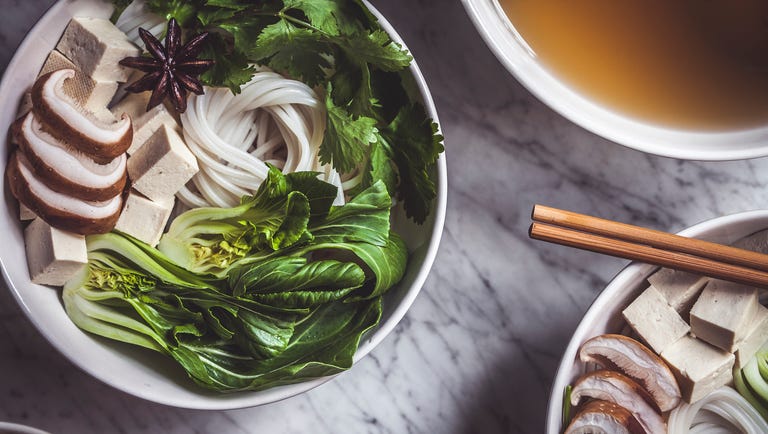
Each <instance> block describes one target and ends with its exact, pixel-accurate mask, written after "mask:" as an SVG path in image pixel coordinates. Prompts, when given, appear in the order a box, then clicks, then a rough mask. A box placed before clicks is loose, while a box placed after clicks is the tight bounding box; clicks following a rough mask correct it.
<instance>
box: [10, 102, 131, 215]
mask: <svg viewBox="0 0 768 434" xmlns="http://www.w3.org/2000/svg"><path fill="white" fill-rule="evenodd" d="M12 130H13V131H12V133H13V136H14V141H15V142H16V143H17V144H18V146H19V149H21V151H22V152H23V153H24V156H25V157H27V160H28V161H29V163H30V166H31V168H32V169H33V171H34V172H35V176H36V177H37V178H39V179H40V180H42V181H43V182H45V184H46V185H47V186H48V187H49V188H50V189H52V190H55V191H58V192H59V193H63V194H65V195H67V196H72V197H76V198H79V199H82V200H85V201H105V200H109V199H112V198H113V197H115V196H117V195H120V194H121V193H122V192H123V189H124V188H125V184H126V181H127V171H126V154H125V153H123V154H120V155H119V156H118V157H117V158H115V159H114V160H112V161H111V162H110V163H108V164H99V163H96V162H95V161H93V159H92V158H91V157H89V156H88V155H86V154H84V153H82V152H80V151H79V150H77V149H73V148H70V147H69V146H68V145H67V144H66V143H64V142H62V141H60V140H58V139H56V138H55V137H53V136H52V135H50V134H48V133H47V132H45V131H44V130H43V129H42V125H41V124H40V122H39V121H38V119H37V117H36V116H35V115H34V114H33V113H29V114H27V115H26V117H25V118H24V119H23V121H22V122H21V123H14V125H13V127H12Z"/></svg>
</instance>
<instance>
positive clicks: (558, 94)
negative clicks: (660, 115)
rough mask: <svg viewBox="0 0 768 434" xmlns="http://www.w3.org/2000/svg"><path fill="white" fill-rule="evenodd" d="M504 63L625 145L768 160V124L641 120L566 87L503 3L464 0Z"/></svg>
mask: <svg viewBox="0 0 768 434" xmlns="http://www.w3.org/2000/svg"><path fill="white" fill-rule="evenodd" d="M462 2H463V3H464V7H465V8H466V10H467V12H468V13H469V15H470V17H471V18H472V20H473V22H474V24H475V26H476V27H477V29H478V31H479V32H480V34H481V35H482V37H483V39H485V42H486V43H487V44H488V46H489V47H490V48H491V50H492V51H493V52H494V54H495V55H496V57H498V59H499V60H500V61H501V63H502V64H503V65H504V66H505V67H506V68H507V69H508V70H509V71H510V72H511V73H512V74H513V75H514V76H515V77H516V78H517V79H518V80H519V81H520V83H522V84H523V85H524V86H525V87H527V88H528V90H530V91H531V93H533V94H534V95H536V97H537V98H539V99H540V100H541V101H543V102H544V103H545V104H547V105H548V106H550V107H551V108H553V109H554V110H556V111H557V112H559V113H560V114H561V115H563V116H565V117H566V118H568V119H570V120H571V121H572V122H574V123H576V124H578V125H580V126H582V127H583V128H585V129H587V130H589V131H592V132H593V133H595V134H598V135H600V136H603V137H605V138H607V139H609V140H612V141H614V142H616V143H619V144H621V145H625V146H627V147H630V148H634V149H637V150H639V151H643V152H648V153H651V154H656V155H662V156H666V157H674V158H681V159H690V160H736V159H744V158H755V157H763V156H766V155H768V119H766V125H765V126H761V127H758V128H750V129H743V130H732V131H723V132H700V131H695V130H683V129H674V128H668V127H662V126H657V125H653V124H651V123H647V122H641V121H637V120H635V119H632V118H630V117H627V116H624V115H622V114H619V113H617V112H615V111H613V110H611V109H609V108H607V107H605V106H603V105H600V104H598V103H595V102H594V101H593V100H591V99H590V98H589V96H588V95H584V94H581V93H579V92H577V91H575V90H574V89H572V88H570V87H568V86H566V85H565V84H563V82H562V81H560V80H559V79H558V78H557V76H556V75H554V74H552V73H551V72H550V71H549V70H547V68H546V67H544V66H543V65H542V64H541V63H540V62H539V61H538V59H537V58H536V55H535V53H534V52H533V51H532V50H531V49H530V48H529V47H528V46H527V45H526V44H525V42H524V41H523V38H522V37H521V36H520V34H519V33H518V32H517V31H516V30H515V28H514V26H513V25H512V24H511V22H510V20H509V19H508V18H507V16H506V14H505V13H504V11H503V10H502V9H501V7H500V6H499V3H498V0H462Z"/></svg>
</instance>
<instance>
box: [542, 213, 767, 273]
mask: <svg viewBox="0 0 768 434" xmlns="http://www.w3.org/2000/svg"><path fill="white" fill-rule="evenodd" d="M532 219H533V220H534V223H533V224H532V225H531V228H530V231H529V235H530V237H531V238H533V239H538V240H542V241H548V242H551V243H556V244H563V245H566V246H571V247H577V248H580V249H584V250H590V251H593V252H597V253H604V254H608V255H611V256H616V257H620V258H625V259H630V260H634V261H641V262H646V263H649V264H654V265H659V266H662V267H666V268H673V269H678V270H682V271H688V272H692V273H697V274H702V275H705V276H709V277H714V278H718V279H723V280H729V281H733V282H738V283H742V284H746V285H754V286H760V287H767V288H768V272H766V270H768V255H764V254H761V253H757V252H751V251H748V250H743V249H738V248H735V247H730V246H724V245H722V244H717V243H712V242H708V241H702V240H697V239H694V238H687V237H682V236H679V235H673V234H668V233H666V232H661V231H656V230H653V229H646V228H642V227H639V226H633V225H628V224H624V223H619V222H614V221H611V220H605V219H600V218H597V217H591V216H587V215H583V214H577V213H573V212H570V211H564V210H559V209H555V208H550V207H545V206H541V205H536V206H534V209H533V213H532Z"/></svg>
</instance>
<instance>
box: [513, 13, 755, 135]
mask: <svg viewBox="0 0 768 434" xmlns="http://www.w3.org/2000/svg"><path fill="white" fill-rule="evenodd" d="M499 1H500V3H501V5H502V7H503V8H504V10H505V11H506V13H507V15H508V17H509V18H510V21H511V22H512V23H513V25H514V26H515V28H516V29H517V30H518V32H519V33H520V35H521V36H522V37H523V39H524V40H525V41H526V43H527V44H528V45H529V46H530V48H531V49H532V50H533V51H534V52H535V53H536V56H537V57H538V58H539V59H540V60H541V61H542V63H543V64H544V65H546V66H547V67H548V68H549V69H550V70H551V71H552V72H553V73H554V74H556V75H557V76H558V77H560V78H561V79H562V80H563V81H565V82H566V83H568V84H569V85H570V86H571V87H572V88H574V89H575V90H577V91H579V92H581V93H583V94H585V95H587V96H589V97H590V98H593V99H595V100H596V101H598V102H600V103H601V104H603V105H605V106H608V107H610V108H611V109H613V110H616V111H619V112H623V113H625V114H627V115H629V116H632V117H637V118H641V119H644V120H647V121H651V122H654V123H657V124H664V125H670V126H675V127H686V128H698V129H702V128H704V129H731V128H743V127H750V126H756V125H759V124H765V123H768V0H735V1H734V0H499Z"/></svg>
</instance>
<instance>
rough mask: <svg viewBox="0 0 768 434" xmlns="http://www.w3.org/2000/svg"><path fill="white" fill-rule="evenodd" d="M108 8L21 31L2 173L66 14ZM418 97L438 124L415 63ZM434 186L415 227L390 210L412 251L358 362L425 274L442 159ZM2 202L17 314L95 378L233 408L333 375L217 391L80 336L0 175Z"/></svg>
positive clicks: (49, 16) (150, 396)
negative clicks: (32, 260)
mask: <svg viewBox="0 0 768 434" xmlns="http://www.w3.org/2000/svg"><path fill="white" fill-rule="evenodd" d="M368 6H369V7H370V8H371V10H372V12H373V13H374V15H376V16H377V18H378V19H379V20H380V22H381V25H382V27H383V28H384V29H385V30H386V31H387V32H388V33H389V34H390V36H391V37H392V38H393V39H394V40H395V41H397V42H399V43H402V40H401V39H400V37H399V36H398V35H397V33H396V32H395V30H394V28H392V26H391V25H390V24H389V23H388V22H387V21H386V20H385V19H384V17H383V16H381V15H380V14H379V13H378V12H377V11H375V10H374V9H373V8H372V7H371V6H370V5H368ZM110 13H111V6H109V5H108V4H107V3H105V2H102V1H100V0H68V1H60V2H58V3H56V4H55V5H54V6H53V7H52V8H51V9H50V10H49V11H48V12H47V13H46V14H45V16H43V18H41V19H40V21H39V22H38V23H37V25H35V27H34V28H33V29H32V30H31V31H30V33H29V34H28V35H27V37H26V39H25V40H24V42H23V43H22V44H21V46H20V47H19V49H18V51H17V52H16V55H15V56H14V58H13V60H12V61H11V63H10V64H9V65H8V68H7V69H6V71H5V75H4V76H3V80H2V83H0V101H2V103H3V106H2V109H0V132H1V133H2V137H3V139H0V155H1V156H2V157H1V159H0V161H1V164H2V172H5V166H6V164H7V158H8V144H7V143H6V139H5V137H6V134H5V132H6V131H8V127H9V125H10V124H11V122H13V120H14V117H15V114H16V107H17V105H18V102H19V101H20V99H21V97H22V94H23V93H24V91H25V90H26V89H27V88H28V87H29V86H30V85H31V84H32V81H33V80H34V78H35V77H36V76H37V73H38V71H39V70H40V67H41V66H42V64H43V62H44V61H45V59H46V57H47V56H48V53H49V52H50V51H51V50H52V49H53V48H54V46H55V45H56V43H57V42H58V39H59V36H61V34H62V32H63V31H64V28H65V27H66V25H67V23H68V22H69V19H70V18H72V17H73V16H92V17H104V18H108V17H109V15H110ZM411 72H412V73H413V75H414V77H415V79H416V83H417V84H418V88H419V91H420V93H421V98H422V99H423V102H424V105H425V107H426V109H427V112H428V113H429V115H430V116H431V117H432V118H433V119H435V121H437V112H436V110H435V105H434V103H433V101H432V97H431V96H430V93H429V89H428V88H427V84H426V82H425V81H424V77H423V76H422V75H421V72H420V71H419V68H418V66H416V63H415V62H414V63H413V65H412V66H411ZM434 176H435V178H434V179H435V182H436V184H437V200H436V201H435V204H434V207H433V209H432V212H431V214H430V216H429V219H428V221H427V222H426V223H425V224H424V225H423V226H417V225H415V224H413V223H411V222H410V221H408V220H406V219H405V218H403V217H402V215H395V216H394V222H393V226H394V229H395V231H397V232H398V233H400V234H401V235H402V236H403V238H404V239H405V240H406V243H407V244H408V246H409V248H410V250H411V256H410V259H409V262H408V269H407V270H406V274H405V277H404V278H403V280H402V281H401V282H400V284H399V285H398V286H397V287H395V288H393V289H392V290H391V291H390V292H389V293H388V294H387V297H385V300H384V314H383V317H382V320H381V323H380V324H379V325H378V326H377V327H376V328H375V329H374V330H373V331H371V332H370V333H368V334H367V335H366V336H364V337H363V340H362V341H361V343H360V347H359V348H358V350H357V353H356V354H355V358H354V360H355V362H357V361H359V360H360V359H361V358H363V357H364V356H365V355H366V354H368V353H369V352H370V351H371V350H373V348H374V347H376V346H377V345H378V344H379V343H380V342H381V341H382V340H383V339H384V338H385V337H386V336H387V335H388V334H389V333H390V332H391V331H392V329H393V328H394V327H395V325H396V324H397V323H398V322H399V321H400V320H401V319H402V317H403V315H405V312H406V311H407V310H408V308H409V307H410V305H411V304H412V303H413V300H414V299H415V298H416V295H417V294H418V292H419V291H420V289H421V287H422V285H423V284H424V281H425V280H426V278H427V274H428V273H429V270H430V268H431V267H432V263H433V262H434V259H435V255H436V254H437V246H438V244H439V242H440V236H441V234H442V229H443V224H444V221H445V210H446V197H447V181H446V164H445V158H444V157H443V156H441V158H440V159H439V160H438V163H437V170H436V173H435V174H434ZM0 187H2V189H3V191H4V192H5V204H6V206H2V207H0V227H2V228H4V237H3V248H2V249H0V263H1V265H2V271H3V277H4V279H5V282H6V284H7V286H8V288H9V289H10V290H11V292H12V293H13V295H14V297H15V298H16V300H17V301H18V302H19V305H20V306H21V308H22V310H23V311H24V313H25V314H26V315H27V316H28V317H29V319H30V320H31V321H32V323H33V324H34V325H35V326H36V327H37V328H38V330H40V332H41V333H42V334H43V336H45V338H46V339H47V340H48V341H49V342H50V343H51V344H52V345H53V346H54V347H55V348H56V349H57V350H59V351H60V352H61V353H62V354H63V355H64V356H66V357H67V358H68V359H70V360H71V361H72V362H73V363H74V364H75V365H77V366H79V367H80V368H81V369H83V370H84V371H86V372H87V373H89V374H90V375H92V376H94V377H95V378H97V379H99V380H101V381H103V382H105V383H107V384H109V385H111V386H113V387H115V388H117V389H120V390H122V391H124V392H127V393H130V394H132V395H135V396H138V397H141V398H144V399H147V400H150V401H155V402H159V403H162V404H166V405H172V406H177V407H185V408H195V409H232V408H242V407H251V406H256V405H261V404H266V403H270V402H274V401H278V400H280V399H284V398H287V397H290V396H293V395H296V394H299V393H302V392H306V391H307V390H310V389H312V388H314V387H316V386H319V385H320V384H322V383H324V382H325V381H328V380H329V379H330V378H332V377H327V378H320V379H316V380H312V381H307V382H303V383H299V384H294V385H289V386H282V387H277V388H273V389H269V390H265V391H260V392H240V393H230V394H218V393H213V392H208V391H205V390H203V389H201V388H199V387H197V386H195V385H194V384H193V383H192V380H190V379H189V378H187V377H186V375H185V374H184V373H183V371H182V370H181V369H180V368H178V367H177V366H175V364H174V363H173V362H172V361H171V360H170V358H166V357H163V356H162V355H160V354H156V353H154V352H151V351H145V350H143V349H141V348H138V347H133V346H128V345H127V344H123V343H119V342H113V341H109V340H106V339H102V338H99V337H96V336H93V335H90V334H87V333H85V332H83V331H81V330H80V329H78V328H77V327H76V326H75V325H74V324H73V323H72V321H70V320H69V318H68V317H67V315H66V313H65V312H64V308H63V305H62V302H61V298H60V294H59V292H60V291H59V290H56V289H52V288H49V287H45V286H39V285H35V284H33V283H31V282H30V280H29V274H28V272H27V263H26V255H25V253H24V238H23V234H22V230H21V224H20V223H19V219H18V208H17V206H16V200H15V199H14V198H13V197H12V196H11V195H10V193H9V192H8V188H6V186H5V177H2V179H1V180H0Z"/></svg>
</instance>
